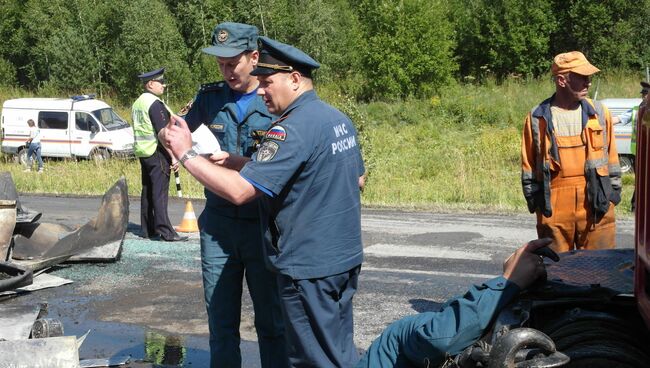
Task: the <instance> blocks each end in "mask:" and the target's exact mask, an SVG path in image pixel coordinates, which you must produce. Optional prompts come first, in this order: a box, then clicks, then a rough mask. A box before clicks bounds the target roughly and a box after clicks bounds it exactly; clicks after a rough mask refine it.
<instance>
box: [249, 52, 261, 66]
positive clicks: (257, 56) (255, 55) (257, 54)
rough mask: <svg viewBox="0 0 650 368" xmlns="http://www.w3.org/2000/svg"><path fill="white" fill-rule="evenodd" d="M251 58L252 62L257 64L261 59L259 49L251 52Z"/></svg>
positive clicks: (254, 64)
mask: <svg viewBox="0 0 650 368" xmlns="http://www.w3.org/2000/svg"><path fill="white" fill-rule="evenodd" d="M249 56H250V58H251V62H252V63H253V66H257V62H258V61H259V60H260V52H259V51H257V50H253V51H251V53H250V55H249Z"/></svg>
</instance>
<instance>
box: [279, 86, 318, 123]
mask: <svg viewBox="0 0 650 368" xmlns="http://www.w3.org/2000/svg"><path fill="white" fill-rule="evenodd" d="M317 99H318V95H317V94H316V91H315V90H313V89H310V90H309V91H306V92H303V93H302V94H301V95H300V96H298V97H297V98H296V99H295V100H293V102H292V103H291V104H289V106H288V107H287V109H286V110H284V112H283V113H282V115H281V117H284V116H286V115H289V113H290V112H291V111H292V110H293V109H295V108H297V107H299V106H300V105H304V104H306V103H307V102H310V101H314V100H317Z"/></svg>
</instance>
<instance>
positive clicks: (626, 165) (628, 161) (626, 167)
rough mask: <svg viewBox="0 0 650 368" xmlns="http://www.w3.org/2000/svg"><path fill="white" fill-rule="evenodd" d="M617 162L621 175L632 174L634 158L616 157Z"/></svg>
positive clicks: (626, 156)
mask: <svg viewBox="0 0 650 368" xmlns="http://www.w3.org/2000/svg"><path fill="white" fill-rule="evenodd" d="M618 161H619V162H620V164H621V172H622V173H633V172H634V156H628V155H625V156H618Z"/></svg>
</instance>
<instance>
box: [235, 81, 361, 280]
mask: <svg viewBox="0 0 650 368" xmlns="http://www.w3.org/2000/svg"><path fill="white" fill-rule="evenodd" d="M363 173H364V166H363V161H362V159H361V152H360V150H359V145H358V140H357V134H356V130H355V128H354V126H353V124H352V122H351V121H350V119H349V118H348V117H347V116H345V115H344V114H343V113H341V112H340V111H338V110H336V109H335V108H333V107H331V106H329V105H327V104H326V103H324V102H323V101H321V100H320V99H319V98H318V96H317V95H316V93H315V92H314V91H308V92H305V93H303V94H302V95H301V96H300V97H298V98H297V99H296V100H295V101H294V102H293V103H292V104H291V105H290V106H289V107H288V108H287V110H286V111H285V112H284V114H283V115H282V116H281V117H280V119H278V120H277V121H276V122H275V123H274V124H273V125H272V126H271V128H270V129H269V130H268V132H267V134H266V137H265V138H264V141H263V143H262V146H261V147H260V149H259V150H258V152H257V153H256V154H255V155H253V161H251V162H248V163H247V164H246V165H245V166H244V168H243V169H242V170H241V175H242V176H243V177H244V178H246V179H247V180H249V181H250V182H251V183H252V184H253V185H255V186H256V187H258V188H259V189H260V190H262V191H264V192H265V193H267V194H268V195H267V196H264V199H265V200H264V202H263V205H264V207H265V211H263V212H264V213H265V214H268V215H269V216H270V219H269V221H270V226H271V234H272V235H273V236H274V241H273V242H272V244H270V245H269V246H268V247H267V249H266V255H267V259H268V261H269V263H270V266H271V267H272V268H273V269H275V270H276V271H277V272H279V273H282V274H285V275H288V276H290V277H291V278H293V279H311V278H320V277H325V276H331V275H336V274H339V273H342V272H345V271H348V270H350V269H351V268H353V267H355V266H357V265H359V264H361V262H362V260H363V247H362V245H361V204H360V191H359V184H358V183H359V181H358V180H359V176H361V175H362V174H363Z"/></svg>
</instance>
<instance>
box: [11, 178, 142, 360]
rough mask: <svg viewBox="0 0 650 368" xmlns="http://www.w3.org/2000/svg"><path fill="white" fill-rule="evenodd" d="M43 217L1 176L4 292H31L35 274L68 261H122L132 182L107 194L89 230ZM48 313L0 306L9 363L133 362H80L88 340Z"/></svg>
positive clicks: (86, 226) (118, 185) (123, 182)
mask: <svg viewBox="0 0 650 368" xmlns="http://www.w3.org/2000/svg"><path fill="white" fill-rule="evenodd" d="M40 218H41V213H40V212H37V211H32V210H30V209H27V208H25V207H24V206H22V205H21V203H20V198H19V196H18V191H17V190H16V186H15V184H14V182H13V179H12V177H11V174H10V173H8V172H2V173H0V293H2V294H6V293H16V292H17V291H19V290H20V289H21V288H22V289H23V290H25V289H26V288H25V287H31V286H30V285H31V284H32V283H33V278H34V276H33V275H34V272H35V271H37V270H41V269H44V268H47V267H51V266H53V265H56V264H59V263H62V262H67V261H74V262H106V261H108V262H113V261H117V260H118V259H119V257H120V254H121V250H122V244H123V241H124V236H125V234H126V230H127V226H128V218H129V202H128V188H127V185H126V179H125V178H124V177H122V178H120V179H119V180H118V181H117V182H116V183H115V184H114V185H113V186H112V187H111V188H110V189H108V191H106V193H105V194H104V196H103V197H102V201H101V205H100V207H99V211H98V214H97V216H96V217H94V218H92V219H90V220H89V221H88V222H87V223H86V224H84V225H83V226H80V227H78V228H76V229H75V228H70V227H68V226H65V225H62V224H56V223H45V222H43V223H42V222H38V220H39V219H40ZM41 276H43V275H41ZM64 281H67V282H69V280H64ZM59 284H60V283H59ZM34 285H36V284H34ZM2 294H0V295H2ZM19 294H20V293H18V294H17V295H19ZM0 300H1V299H0ZM46 314H47V308H46V307H43V306H42V305H41V306H19V307H10V306H2V305H1V304H0V327H2V333H0V356H2V357H3V363H7V364H9V365H11V366H17V367H18V366H21V367H22V366H24V367H82V366H83V367H97V366H108V365H121V364H125V363H126V362H127V361H128V360H129V357H128V356H126V357H124V356H120V357H111V358H109V359H95V360H82V361H80V360H79V354H78V349H79V346H80V345H81V343H82V342H83V339H85V336H83V337H82V338H80V339H77V338H76V337H74V336H63V332H64V329H63V324H62V323H61V321H60V320H58V319H55V318H45V316H46ZM86 335H87V334H86Z"/></svg>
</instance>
